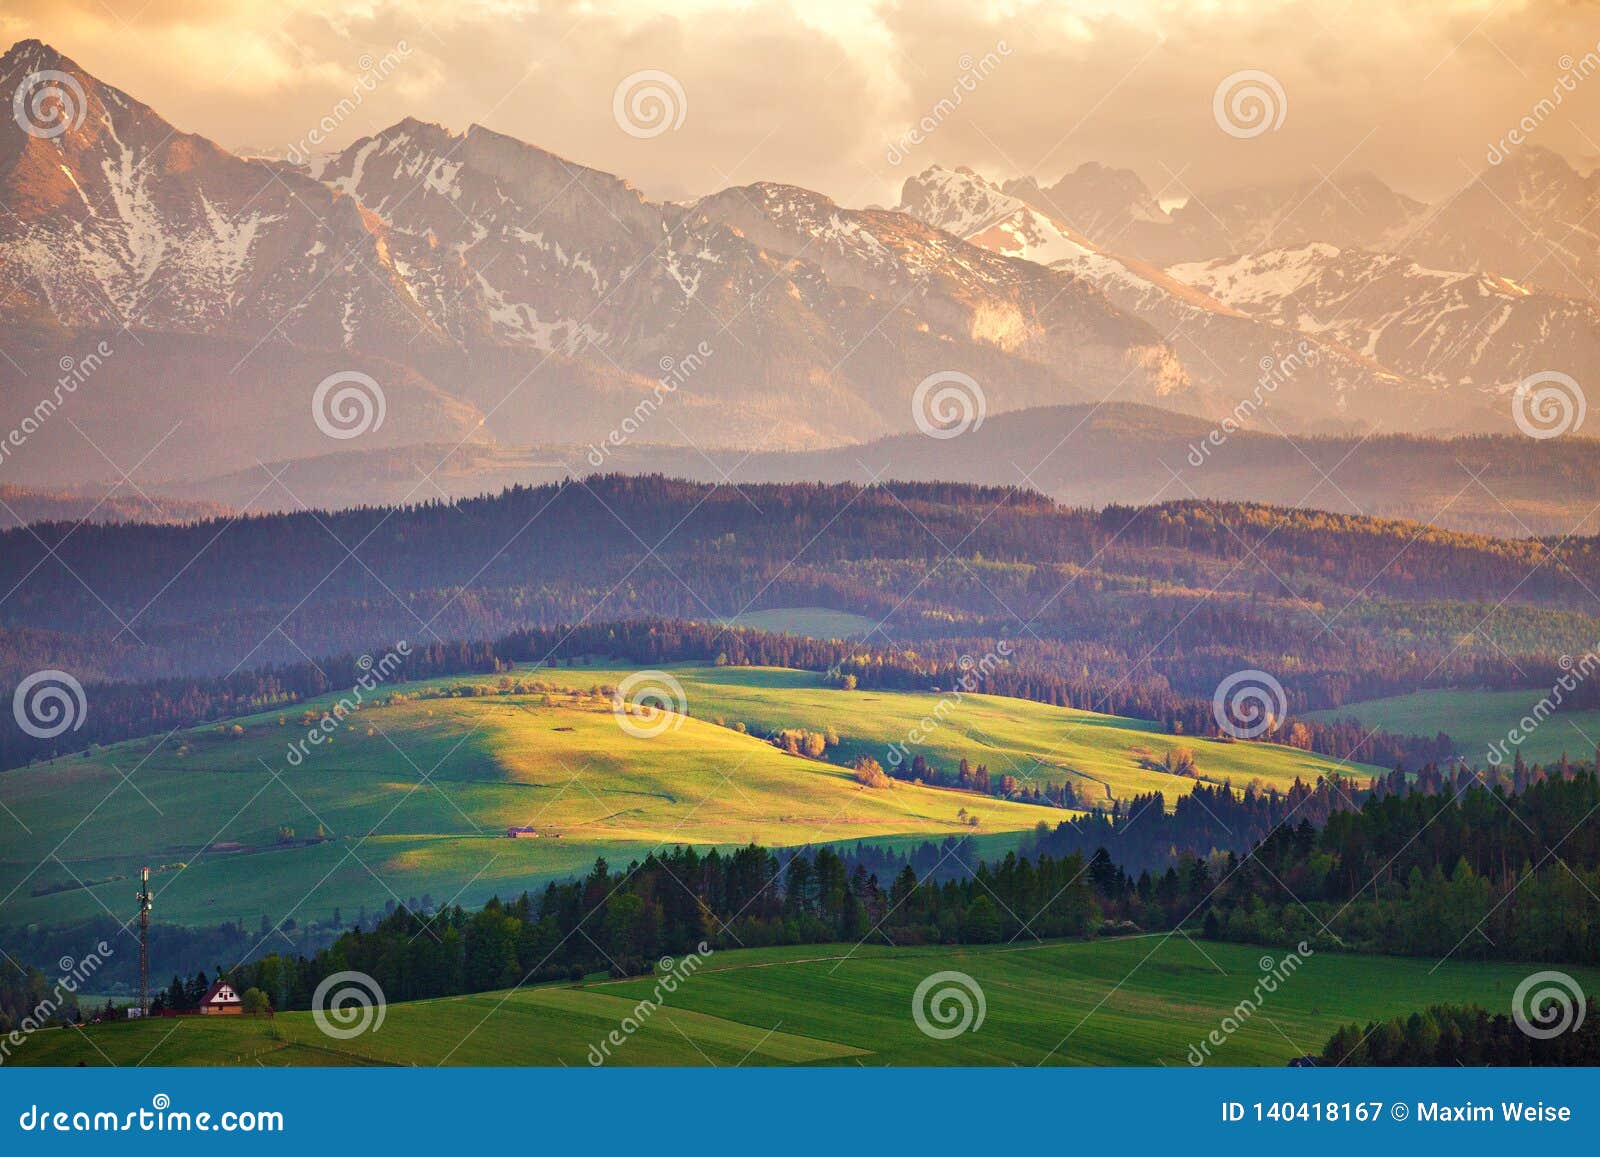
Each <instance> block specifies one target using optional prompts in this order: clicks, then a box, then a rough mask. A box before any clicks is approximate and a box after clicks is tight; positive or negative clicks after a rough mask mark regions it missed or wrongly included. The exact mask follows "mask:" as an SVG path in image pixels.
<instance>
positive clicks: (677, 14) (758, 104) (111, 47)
mask: <svg viewBox="0 0 1600 1157" xmlns="http://www.w3.org/2000/svg"><path fill="white" fill-rule="evenodd" d="M660 7H663V6H654V5H643V4H634V3H626V2H622V0H589V2H584V3H578V2H573V0H544V2H541V3H537V4H535V3H533V2H531V0H450V2H449V3H448V4H443V3H439V2H438V0H342V2H341V3H339V4H337V5H334V4H328V3H327V2H326V0H272V2H270V3H268V2H262V0H0V33H3V35H4V39H5V41H6V43H8V44H9V43H10V42H11V41H13V40H17V39H21V38H23V37H38V38H40V39H42V40H45V41H47V42H49V43H51V44H53V45H54V46H55V47H56V48H58V49H59V50H61V51H62V52H64V53H66V54H67V55H68V56H70V57H72V58H73V59H75V60H76V61H77V62H78V63H79V64H80V65H82V66H83V67H84V68H86V69H88V70H89V71H91V72H93V73H94V74H96V75H97V76H99V77H100V78H102V79H103V80H106V81H109V82H110V83H112V84H115V85H117V86H119V87H121V88H123V89H126V90H127V91H129V92H130V93H132V94H133V95H134V96H136V97H138V98H140V99H142V100H144V101H146V102H148V103H150V104H151V105H153V106H154V107H155V108H156V109H157V111H159V112H160V113H162V114H163V115H164V116H166V117H167V118H168V119H169V120H171V121H173V122H174V123H175V124H177V125H178V126H179V127H180V128H183V129H187V130H191V131H194V132H199V133H202V134H204V135H206V136H209V137H212V138H214V139H216V140H217V141H219V142H220V143H222V144H224V145H226V146H229V147H232V148H240V147H246V146H254V147H261V148H270V149H274V150H277V151H283V150H286V149H287V148H288V147H289V145H290V144H291V143H293V142H296V141H299V140H302V139H303V138H304V137H305V135H306V134H307V133H308V131H309V130H310V129H311V128H312V127H313V126H315V125H316V124H317V123H318V121H319V120H321V119H322V118H323V117H325V116H327V115H329V114H330V112H331V111H332V110H333V109H334V107H335V106H336V104H337V102H338V101H339V100H340V99H341V97H344V96H348V95H349V94H350V92H351V90H352V88H353V87H355V86H356V85H357V83H358V80H359V78H360V77H361V75H362V71H363V66H364V65H366V64H367V63H368V62H371V63H373V64H376V63H377V62H379V61H382V60H383V59H384V58H385V56H388V57H389V58H390V59H391V61H393V62H396V63H395V67H394V68H393V71H392V74H391V75H389V76H388V77H387V78H386V79H384V80H382V81H381V82H379V83H377V84H376V88H375V90H374V91H372V92H370V93H363V102H362V104H361V106H360V107H359V108H358V109H356V111H355V112H354V113H353V114H352V115H350V116H348V117H347V118H345V119H343V120H342V122H341V123H340V124H339V125H338V126H337V129H336V132H335V133H334V135H333V137H332V145H333V146H342V145H344V144H348V143H349V142H350V141H352V140H355V139H357V138H358V137H360V136H362V135H364V134H366V133H369V132H371V131H373V130H375V129H378V128H382V127H384V126H386V125H389V124H392V123H393V122H395V121H397V120H399V119H400V118H402V117H404V116H407V115H415V116H418V117H420V118H422V119H424V120H432V121H438V122H440V123H442V124H444V125H446V126H447V127H449V128H452V129H457V130H460V129H464V128H465V127H466V126H467V125H469V124H472V123H479V124H483V125H486V126H487V127H489V128H492V129H495V130H497V131H500V132H503V133H508V134H511V135H513V136H517V137H520V138H522V139H524V140H527V141H530V142H533V143H534V144H538V145H540V146H542V147H544V148H548V149H550V150H552V151H554V152H557V153H560V154H562V155H563V156H566V157H569V158H571V159H573V160H577V161H580V162H582V163H585V164H589V165H593V166H595V167H597V168H602V169H606V170H609V171H612V172H616V173H620V174H622V175H624V176H626V177H628V178H629V179H630V180H632V181H633V182H634V183H635V184H637V185H639V186H640V187H641V188H643V189H644V190H645V191H646V192H647V193H649V194H650V195H652V196H656V197H683V196H689V195H695V194H701V193H706V192H709V191H712V190H714V189H718V188H723V187H725V186H727V185H730V184H736V183H737V184H742V183H747V182H751V181H757V180H777V181H786V182H792V183H795V184H800V185H805V186H809V187H811V188H815V189H819V190H821V191H823V192H825V193H828V194H830V195H831V196H833V197H835V198H836V199H838V200H839V201H841V202H844V203H846V204H851V205H860V204H867V203H879V204H886V203H893V202H894V201H895V200H896V199H897V195H898V190H899V185H900V182H901V181H903V180H904V179H905V177H906V176H908V175H910V174H911V173H914V172H917V171H920V170H921V169H922V168H924V167H925V166H927V165H929V164H934V163H940V164H946V165H956V164H968V165H972V166H973V167H975V168H977V169H979V170H980V171H982V172H985V173H987V174H990V175H992V176H995V177H997V178H1000V177H1008V176H1014V175H1019V174H1024V173H1032V174H1035V175H1037V176H1039V177H1040V178H1041V179H1043V180H1045V181H1054V180H1055V179H1056V178H1057V177H1059V176H1060V175H1061V174H1062V173H1063V172H1065V171H1066V170H1068V169H1070V168H1072V167H1074V166H1076V165H1078V164H1079V163H1081V162H1083V161H1086V160H1098V161H1103V162H1106V163H1108V164H1113V165H1122V166H1128V167H1131V168H1133V169H1136V170H1137V171H1138V172H1139V173H1140V175H1141V176H1143V177H1144V178H1145V180H1146V182H1147V183H1149V184H1150V185H1151V187H1152V188H1153V189H1156V190H1157V191H1158V192H1160V193H1161V194H1162V195H1163V196H1165V197H1167V198H1169V199H1179V198H1181V197H1182V196H1183V195H1184V193H1185V191H1186V190H1187V189H1196V190H1206V189H1212V188H1215V187H1217V186H1219V185H1225V184H1228V183H1232V182H1236V181H1241V180H1260V179H1298V178H1302V177H1307V176H1309V177H1312V178H1316V177H1318V176H1321V175H1327V174H1330V173H1335V172H1337V173H1341V174H1349V173H1355V172H1359V171H1362V170H1368V171H1372V172H1376V173H1378V174H1379V175H1380V176H1382V177H1384V178H1385V179H1386V180H1388V181H1389V182H1390V183H1391V184H1393V185H1395V186H1397V187H1398V188H1401V189H1403V190H1404V191H1406V192H1410V193H1413V194H1415V195H1418V196H1422V197H1433V196H1437V195H1439V194H1442V193H1444V192H1446V191H1448V190H1449V189H1451V188H1454V187H1456V186H1458V185H1459V184H1461V183H1462V182H1463V181H1464V180H1465V179H1466V177H1467V176H1468V173H1469V170H1476V169H1478V168H1481V167H1483V165H1484V158H1485V156H1486V154H1487V152H1488V150H1489V148H1490V146H1491V145H1492V144H1493V142H1495V141H1496V140H1497V139H1499V138H1501V137H1502V136H1503V135H1504V134H1505V133H1506V132H1507V130H1509V129H1511V128H1512V127H1513V126H1514V125H1515V124H1516V123H1517V122H1518V121H1519V120H1521V119H1522V118H1523V117H1524V116H1528V115H1538V114H1534V112H1533V110H1534V108H1535V105H1536V103H1537V102H1538V101H1539V100H1540V99H1541V98H1543V97H1548V96H1550V95H1551V94H1552V92H1553V91H1554V90H1556V89H1557V88H1558V87H1559V78H1560V77H1561V76H1562V75H1563V72H1564V71H1565V72H1567V73H1568V76H1569V86H1568V87H1569V89H1570V91H1564V92H1563V94H1562V95H1563V100H1562V104H1561V105H1560V107H1559V108H1556V109H1555V111H1554V113H1553V115H1548V116H1540V120H1539V125H1538V127H1537V129H1536V130H1535V132H1534V133H1533V135H1532V139H1533V140H1535V141H1537V142H1538V143H1540V144H1544V145H1547V146H1549V147H1551V148H1555V149H1557V150H1559V151H1561V152H1562V153H1565V154H1566V155H1567V156H1568V157H1569V158H1571V159H1573V160H1574V161H1575V162H1579V163H1583V164H1585V165H1586V166H1587V164H1588V162H1589V161H1590V159H1592V158H1596V157H1600V144H1597V143H1596V141H1597V140H1600V72H1597V73H1595V74H1594V75H1591V76H1589V77H1587V78H1577V79H1574V77H1575V75H1576V73H1577V71H1578V69H1579V68H1580V66H1581V65H1582V61H1583V57H1584V55H1585V54H1586V53H1594V54H1596V55H1595V56H1591V57H1590V63H1593V62H1594V61H1595V60H1596V59H1597V58H1600V47H1597V42H1600V2H1597V0H1501V2H1500V3H1494V2H1492V0H1448V2H1445V0H1440V2H1433V3H1424V2H1418V0H1349V2H1345V3H1341V0H1322V2H1320V3H1301V2H1294V0H1284V2H1278V0H1258V2H1254V3H1245V2H1241V0H1211V2H1209V3H1206V2H1193V0H1192V2H1190V3H1169V2H1166V0H1150V2H1141V0H1119V2H1115V3H1102V2H1099V0H1088V2H1080V0H1058V2H1053V3H1052V2H1039V3H1027V2H1015V3H983V2H981V0H957V2H952V3H946V2H944V0H932V2H927V3H882V4H851V3H843V2H841V0H809V2H804V3H794V4H790V3H786V2H778V0H748V2H744V3H729V2H723V0H674V2H673V3H671V4H670V5H669V6H665V7H670V9H671V13H672V14H671V15H663V14H662V13H661V12H660V10H659V9H660ZM319 10H320V11H319ZM402 44H403V45H404V50H401V48H400V46H401V45H402ZM1564 58H1565V59H1564ZM986 59H987V61H988V63H987V64H986V63H985V60H986ZM1247 69H1252V70H1260V71H1262V72H1265V73H1267V74H1269V75H1270V76H1271V78H1272V79H1273V80H1275V81H1276V82H1277V84H1278V85H1279V86H1281V89H1282V92H1283V101H1282V105H1283V123H1282V124H1281V125H1280V126H1278V127H1277V128H1275V129H1269V130H1268V131H1265V132H1263V133H1261V134H1260V135H1256V136H1237V137H1236V136H1230V135H1228V134H1227V133H1225V132H1224V131H1223V130H1222V129H1221V128H1219V127H1218V123H1217V121H1216V119H1215V117H1214V112H1213V96H1214V94H1215V92H1216V90H1217V86H1218V83H1219V82H1220V81H1221V80H1222V79H1223V78H1224V77H1225V76H1228V75H1230V74H1232V73H1235V72H1239V71H1241V70H1247ZM644 70H658V71H660V72H664V73H667V74H668V75H669V76H670V77H671V78H672V79H673V80H674V81H676V83H677V84H678V85H679V86H680V87H681V90H682V93H683V99H682V102H681V112H682V123H681V124H680V125H678V127H676V128H670V129H668V130H667V131H664V132H662V133H660V134H659V135H655V136H636V135H630V134H629V133H628V132H626V131H624V130H623V129H622V128H621V127H619V125H618V123H617V121H616V119H615V117H614V115H613V98H614V96H615V94H616V90H617V86H618V83H619V82H620V81H622V79H623V78H624V77H627V76H629V75H631V74H633V73H637V72H641V71H644ZM979 72H983V73H986V75H984V76H982V77H981V78H980V79H974V77H975V75H976V74H977V73H979ZM963 76H965V77H966V78H967V88H966V89H963V88H962V78H963ZM956 92H960V93H961V101H960V104H959V107H955V108H954V109H953V110H952V109H950V108H949V107H948V106H947V107H946V108H945V109H944V110H943V111H938V105H939V102H940V101H941V99H943V98H947V97H952V95H953V94H954V93H956ZM671 99H672V100H673V101H674V102H676V96H675V95H673V96H671ZM1273 99H1274V100H1276V98H1275V97H1273ZM925 117H926V118H929V123H930V124H932V125H933V131H931V132H930V133H927V134H926V135H925V138H924V139H922V140H920V141H912V142H910V143H909V145H908V143H907V134H908V132H909V131H910V130H911V129H912V127H913V126H914V125H916V124H917V123H918V122H919V121H921V120H922V119H923V118H925ZM673 119H674V120H676V117H675V116H674V118H673ZM1274 119H1276V118H1275V117H1274ZM645 127H646V128H648V127H649V126H648V125H646V126H645ZM897 142H899V144H898V146H897ZM897 147H898V150H899V151H900V152H901V153H902V154H904V155H903V158H902V159H901V160H900V163H898V164H896V163H893V161H892V160H891V157H890V153H891V151H893V150H894V149H896V148H897Z"/></svg>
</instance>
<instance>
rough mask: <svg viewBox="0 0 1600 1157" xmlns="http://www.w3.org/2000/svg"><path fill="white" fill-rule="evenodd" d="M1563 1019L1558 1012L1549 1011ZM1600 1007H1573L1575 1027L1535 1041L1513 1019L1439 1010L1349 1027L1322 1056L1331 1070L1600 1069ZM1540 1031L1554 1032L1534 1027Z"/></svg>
mask: <svg viewBox="0 0 1600 1157" xmlns="http://www.w3.org/2000/svg"><path fill="white" fill-rule="evenodd" d="M1547 1011H1549V1012H1551V1013H1552V1014H1554V1015H1556V1016H1557V1017H1559V1016H1560V1015H1562V1014H1561V1013H1560V1012H1559V1011H1558V1010H1556V1009H1554V1008H1551V1009H1549V1010H1547ZM1597 1013H1600V1007H1597V1006H1596V1003H1595V1001H1594V1000H1592V999H1591V1000H1589V1001H1588V1002H1587V1005H1585V1004H1583V1003H1582V998H1581V997H1579V1003H1578V1004H1576V1005H1574V1006H1573V1009H1572V1019H1573V1020H1574V1021H1576V1019H1577V1018H1578V1017H1579V1016H1581V1018H1582V1023H1581V1024H1574V1026H1573V1027H1571V1028H1569V1029H1567V1030H1566V1031H1563V1032H1559V1033H1556V1034H1555V1035H1554V1036H1549V1037H1544V1036H1539V1037H1535V1036H1531V1035H1529V1034H1528V1033H1527V1032H1525V1031H1524V1030H1523V1029H1522V1027H1521V1026H1520V1025H1518V1024H1517V1022H1516V1020H1515V1018H1514V1017H1512V1016H1508V1015H1507V1014H1506V1013H1503V1012H1502V1013H1496V1014H1490V1013H1488V1012H1485V1011H1484V1010H1483V1009H1481V1008H1477V1007H1474V1006H1471V1005H1465V1006H1464V1005H1447V1004H1436V1005H1433V1006H1431V1007H1429V1008H1426V1009H1423V1010H1422V1011H1421V1012H1414V1013H1411V1014H1410V1015H1409V1016H1397V1017H1394V1018H1393V1019H1391V1020H1386V1021H1369V1022H1368V1023H1367V1025H1366V1027H1365V1028H1362V1027H1360V1026H1359V1025H1354V1024H1349V1025H1345V1026H1344V1027H1343V1028H1341V1029H1339V1030H1338V1031H1337V1032H1335V1033H1334V1034H1333V1036H1332V1037H1330V1038H1329V1040H1328V1043H1327V1045H1326V1046H1325V1047H1324V1048H1323V1050H1322V1058H1321V1059H1322V1063H1323V1064H1327V1065H1388V1066H1399V1065H1437V1066H1439V1067H1441V1068H1442V1067H1447V1066H1450V1065H1472V1066H1481V1065H1492V1066H1499V1065H1504V1066H1508V1067H1512V1068H1525V1067H1527V1066H1530V1065H1600V1015H1596V1014H1597ZM1530 1023H1532V1024H1534V1027H1535V1028H1540V1029H1544V1028H1547V1027H1548V1028H1553V1027H1555V1024H1554V1023H1552V1024H1550V1025H1548V1026H1546V1025H1543V1024H1540V1023H1536V1022H1532V1021H1530Z"/></svg>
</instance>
